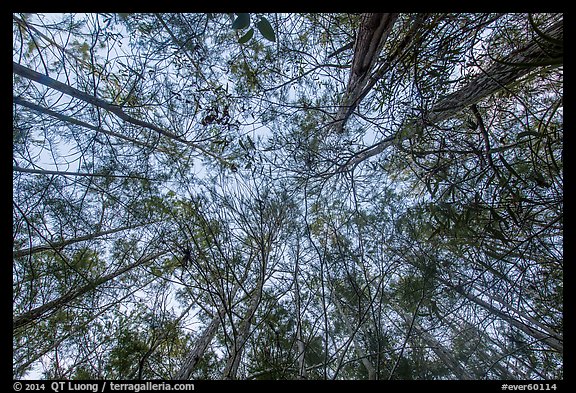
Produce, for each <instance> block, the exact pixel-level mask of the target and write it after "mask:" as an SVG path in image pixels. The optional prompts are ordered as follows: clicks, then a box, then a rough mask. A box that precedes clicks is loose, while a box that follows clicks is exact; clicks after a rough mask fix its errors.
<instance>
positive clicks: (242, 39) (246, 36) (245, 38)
mask: <svg viewBox="0 0 576 393" xmlns="http://www.w3.org/2000/svg"><path fill="white" fill-rule="evenodd" d="M253 35H254V29H250V30H248V31H247V32H246V34H244V35H243V36H242V37H240V38H239V39H238V42H239V43H240V44H245V43H247V42H248V41H250V38H252V36H253Z"/></svg>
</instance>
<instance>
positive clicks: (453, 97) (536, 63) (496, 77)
mask: <svg viewBox="0 0 576 393" xmlns="http://www.w3.org/2000/svg"><path fill="white" fill-rule="evenodd" d="M544 34H545V35H546V36H548V37H549V40H547V41H545V40H538V41H532V42H530V43H529V44H527V45H525V46H524V47H523V48H521V49H519V50H516V51H513V52H511V53H509V54H508V56H506V57H504V59H502V60H499V61H497V62H494V64H492V66H490V67H489V68H487V69H486V70H483V71H482V72H481V73H479V74H478V75H477V76H476V77H475V78H474V79H473V80H472V81H470V82H469V83H468V84H467V85H466V86H464V87H463V88H461V89H460V90H458V91H456V92H454V93H452V94H449V95H447V96H446V97H444V98H443V99H441V100H439V101H438V102H437V103H436V104H435V105H434V107H433V108H432V109H431V110H430V112H429V113H428V114H425V116H423V117H422V119H418V120H416V121H415V122H414V123H411V124H407V125H406V127H405V128H407V129H399V130H397V131H396V133H395V134H393V135H391V136H389V137H387V138H385V139H383V140H381V141H380V142H378V143H376V144H374V145H372V146H370V147H367V148H365V149H363V150H361V151H359V152H357V153H356V154H355V155H354V156H352V157H351V158H350V159H349V160H348V161H346V162H345V163H344V164H343V165H341V167H340V170H339V171H340V172H342V171H345V170H350V169H353V168H354V167H356V165H358V164H359V163H360V162H362V161H364V160H366V159H368V158H370V157H373V156H375V155H378V154H380V153H382V152H383V151H384V150H386V149H387V148H388V147H390V146H392V145H394V144H395V143H398V142H400V141H401V140H403V139H406V138H409V137H411V136H414V135H416V134H417V133H419V132H422V131H423V129H424V127H425V126H426V125H428V124H433V123H438V122H440V121H443V120H447V119H450V118H451V117H453V116H454V115H455V114H457V113H458V112H460V111H462V110H464V109H466V108H468V107H470V106H471V105H473V104H475V103H478V102H479V101H480V100H482V99H484V98H486V97H489V96H491V95H493V94H494V93H496V92H498V91H500V90H501V89H503V88H505V87H506V86H508V85H510V84H511V83H513V82H514V81H516V80H518V79H519V78H521V77H523V76H525V75H527V74H528V73H530V72H531V71H533V70H534V69H536V68H538V67H541V66H545V65H549V66H560V65H562V56H563V48H562V46H560V45H558V44H557V43H556V42H561V41H562V39H563V21H562V20H560V21H558V22H556V23H555V24H553V25H552V26H550V27H549V28H548V29H547V30H546V31H545V32H544Z"/></svg>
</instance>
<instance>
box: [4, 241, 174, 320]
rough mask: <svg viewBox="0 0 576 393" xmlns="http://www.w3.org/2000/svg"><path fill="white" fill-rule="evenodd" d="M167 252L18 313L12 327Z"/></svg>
mask: <svg viewBox="0 0 576 393" xmlns="http://www.w3.org/2000/svg"><path fill="white" fill-rule="evenodd" d="M166 253H167V251H161V252H158V253H156V254H152V255H149V256H147V257H144V258H140V259H138V260H137V261H135V262H134V263H131V264H129V265H127V266H125V267H123V268H121V269H118V270H117V271H115V272H114V273H110V274H108V275H106V276H103V277H100V278H97V279H96V280H94V281H93V282H89V283H88V284H86V285H84V286H82V287H80V288H78V289H76V290H71V291H70V292H68V293H67V294H65V295H62V296H60V297H59V298H57V299H54V300H52V301H49V302H48V303H46V304H43V305H42V306H39V307H36V308H35V309H32V310H29V311H26V312H24V313H22V314H20V315H17V316H15V317H13V320H12V329H13V330H16V329H19V328H21V327H23V326H26V325H28V324H29V323H32V322H34V321H36V320H38V319H40V318H44V317H47V316H49V315H51V314H53V313H54V312H56V311H58V310H59V309H61V308H62V307H64V306H66V305H67V304H68V303H70V302H71V301H73V300H75V299H77V298H79V297H81V296H82V295H84V294H86V293H88V292H90V291H93V290H94V289H95V288H97V287H98V286H99V285H101V284H104V283H105V282H108V281H110V280H113V279H114V278H116V277H118V276H120V275H121V274H124V273H125V272H127V271H129V270H131V269H134V268H135V267H138V266H140V265H144V264H146V263H148V262H151V261H153V260H154V259H156V258H158V257H160V256H162V255H164V254H166Z"/></svg>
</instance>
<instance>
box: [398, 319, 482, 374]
mask: <svg viewBox="0 0 576 393" xmlns="http://www.w3.org/2000/svg"><path fill="white" fill-rule="evenodd" d="M400 315H402V318H404V322H405V323H406V325H408V326H410V325H412V329H414V331H415V332H416V333H417V334H418V337H420V338H421V339H422V340H424V342H425V343H426V344H427V345H428V346H429V347H430V348H431V349H432V351H434V353H435V354H436V356H438V358H439V359H440V360H441V361H442V362H443V363H444V364H445V365H446V366H447V367H448V368H449V369H450V370H451V371H452V373H454V375H455V376H456V378H458V379H462V380H471V379H474V376H472V375H471V374H470V373H469V372H468V371H467V370H465V369H464V368H463V367H462V365H461V364H460V362H459V361H458V360H457V359H455V358H454V356H452V354H451V353H450V351H449V350H448V349H446V348H445V347H444V346H443V345H442V344H440V342H438V340H436V338H434V336H432V335H431V334H430V333H428V332H427V331H426V330H424V329H423V328H422V327H421V326H420V325H419V324H418V321H416V320H414V321H412V317H411V316H410V315H408V314H407V313H404V312H400Z"/></svg>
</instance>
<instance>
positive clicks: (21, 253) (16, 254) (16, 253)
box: [12, 222, 150, 258]
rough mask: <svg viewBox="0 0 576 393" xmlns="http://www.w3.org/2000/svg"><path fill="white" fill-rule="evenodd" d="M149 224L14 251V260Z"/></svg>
mask: <svg viewBox="0 0 576 393" xmlns="http://www.w3.org/2000/svg"><path fill="white" fill-rule="evenodd" d="M148 224H150V223H149V222H147V223H143V224H138V225H126V226H123V227H119V228H113V229H109V230H107V231H101V232H95V233H90V234H88V235H84V236H79V237H76V238H74V239H68V240H61V241H57V242H48V244H43V245H39V246H32V247H29V248H23V249H20V250H15V251H13V252H12V257H13V258H19V257H23V256H27V255H32V254H35V253H37V252H41V251H48V250H60V249H62V248H63V247H66V246H67V245H70V244H74V243H79V242H83V241H86V240H92V239H96V238H99V237H102V236H106V235H111V234H113V233H118V232H122V231H125V230H127V229H134V228H138V227H141V226H144V225H148Z"/></svg>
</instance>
